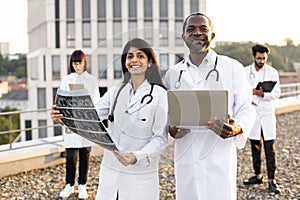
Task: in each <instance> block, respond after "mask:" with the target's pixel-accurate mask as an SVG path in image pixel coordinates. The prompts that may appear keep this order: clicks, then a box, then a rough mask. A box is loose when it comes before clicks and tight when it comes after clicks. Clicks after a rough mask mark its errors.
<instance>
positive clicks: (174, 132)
mask: <svg viewBox="0 0 300 200" xmlns="http://www.w3.org/2000/svg"><path fill="white" fill-rule="evenodd" d="M189 132H190V129H184V128H177V127H176V126H173V127H171V126H169V133H170V135H171V137H173V138H175V139H178V138H182V137H183V136H185V135H186V134H187V133H189Z"/></svg>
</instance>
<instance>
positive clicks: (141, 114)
mask: <svg viewBox="0 0 300 200" xmlns="http://www.w3.org/2000/svg"><path fill="white" fill-rule="evenodd" d="M152 116H153V113H152V112H151V107H150V106H148V105H146V106H145V107H143V108H142V109H140V110H139V111H138V112H137V115H136V123H137V124H138V126H140V127H141V128H146V127H149V126H150V125H151V124H152Z"/></svg>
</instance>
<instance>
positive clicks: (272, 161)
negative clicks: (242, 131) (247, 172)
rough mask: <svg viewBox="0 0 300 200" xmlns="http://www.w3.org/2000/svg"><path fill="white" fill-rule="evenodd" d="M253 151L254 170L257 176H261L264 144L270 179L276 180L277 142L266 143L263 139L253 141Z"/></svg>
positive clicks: (251, 141)
mask: <svg viewBox="0 0 300 200" xmlns="http://www.w3.org/2000/svg"><path fill="white" fill-rule="evenodd" d="M250 143H251V150H252V161H253V168H254V172H255V174H256V175H258V174H261V157H262V155H261V154H262V152H261V147H262V143H263V144H264V149H265V156H266V160H267V171H268V179H274V176H275V169H276V149H275V145H274V143H275V140H268V141H265V140H264V138H263V134H262V138H261V139H260V140H251V139H250Z"/></svg>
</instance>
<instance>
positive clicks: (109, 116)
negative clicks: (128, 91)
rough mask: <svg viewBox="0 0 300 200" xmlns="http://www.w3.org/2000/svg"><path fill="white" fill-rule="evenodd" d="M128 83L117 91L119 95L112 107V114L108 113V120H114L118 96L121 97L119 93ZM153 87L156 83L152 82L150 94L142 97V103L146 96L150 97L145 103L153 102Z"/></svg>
mask: <svg viewBox="0 0 300 200" xmlns="http://www.w3.org/2000/svg"><path fill="white" fill-rule="evenodd" d="M126 84H127V83H124V84H123V85H122V86H121V87H120V89H119V90H118V93H117V95H116V98H115V101H114V104H113V107H112V109H111V114H110V115H108V120H109V121H111V122H113V121H114V111H115V108H116V105H117V99H118V97H119V95H120V93H121V90H122V89H123V88H124V87H125V85H126ZM153 87H154V84H151V89H150V92H149V94H146V95H144V96H143V98H142V99H141V102H140V104H141V105H142V104H143V103H144V101H145V99H146V98H149V100H148V101H147V102H146V104H145V105H147V104H149V103H151V102H152V100H153V95H152V92H153ZM141 108H142V107H140V109H141ZM140 109H139V110H140ZM126 113H127V114H132V113H128V111H127V112H126ZM141 120H142V121H145V120H144V119H141Z"/></svg>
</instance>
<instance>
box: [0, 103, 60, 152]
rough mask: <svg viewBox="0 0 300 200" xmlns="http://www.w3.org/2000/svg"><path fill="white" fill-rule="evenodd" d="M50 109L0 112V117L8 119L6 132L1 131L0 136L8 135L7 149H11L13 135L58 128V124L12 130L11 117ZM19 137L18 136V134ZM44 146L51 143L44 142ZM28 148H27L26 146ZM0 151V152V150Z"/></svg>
mask: <svg viewBox="0 0 300 200" xmlns="http://www.w3.org/2000/svg"><path fill="white" fill-rule="evenodd" d="M50 110H51V108H45V109H37V110H27V111H10V112H2V113H0V116H7V117H8V130H7V131H1V132H0V136H1V135H5V134H8V135H9V143H8V144H9V149H13V148H12V144H13V143H14V142H13V138H12V137H13V133H21V132H25V131H32V130H38V129H44V128H53V127H56V126H60V125H59V124H53V125H46V126H38V127H33V128H24V129H12V116H13V115H18V114H19V115H20V114H25V113H37V112H49V111H50ZM19 136H20V134H19ZM17 137H18V136H17ZM44 143H45V144H47V143H51V142H44ZM29 146H32V145H29ZM26 147H28V146H26ZM0 151H1V150H0Z"/></svg>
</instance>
